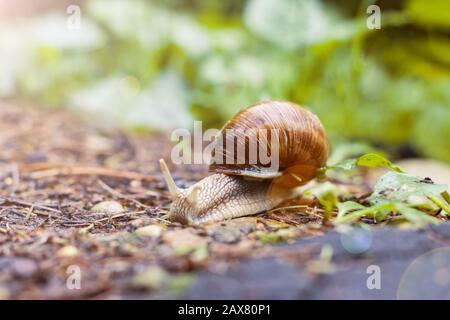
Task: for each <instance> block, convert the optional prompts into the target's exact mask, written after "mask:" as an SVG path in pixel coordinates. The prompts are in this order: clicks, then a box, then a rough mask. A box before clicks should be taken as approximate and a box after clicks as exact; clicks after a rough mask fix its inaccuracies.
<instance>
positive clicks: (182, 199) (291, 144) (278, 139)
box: [160, 101, 329, 224]
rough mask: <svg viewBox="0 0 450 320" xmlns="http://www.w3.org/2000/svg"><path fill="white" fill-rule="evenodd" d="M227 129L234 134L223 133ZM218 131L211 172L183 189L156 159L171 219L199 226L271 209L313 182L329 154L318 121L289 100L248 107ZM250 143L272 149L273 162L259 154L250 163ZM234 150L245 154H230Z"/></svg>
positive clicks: (323, 131) (323, 132)
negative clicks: (300, 187) (274, 161)
mask: <svg viewBox="0 0 450 320" xmlns="http://www.w3.org/2000/svg"><path fill="white" fill-rule="evenodd" d="M230 130H233V132H234V135H231V136H230V135H228V132H230ZM219 135H220V136H221V137H220V138H221V139H217V142H216V145H215V148H214V150H215V154H214V156H213V159H214V160H213V161H212V163H211V164H210V166H209V170H210V171H211V172H214V174H212V175H210V176H208V177H206V178H204V179H202V180H201V181H199V182H197V183H196V184H194V185H192V186H191V187H189V188H187V189H180V188H178V187H177V186H176V185H175V182H174V180H173V178H172V177H171V175H170V173H169V170H168V169H167V166H166V164H165V162H164V160H162V159H161V160H160V166H161V171H162V173H163V175H164V178H165V180H166V183H167V185H168V188H169V192H170V195H171V198H172V204H171V206H170V211H169V218H170V219H171V220H174V221H179V222H181V223H185V224H200V223H204V222H209V221H220V220H225V219H230V218H235V217H241V216H247V215H253V214H256V213H260V212H263V211H267V210H270V209H273V208H274V207H276V206H277V205H279V204H280V203H281V202H283V201H284V200H287V199H289V198H292V197H293V196H294V195H295V194H296V193H295V189H296V188H297V187H298V186H301V185H303V184H305V183H307V182H308V181H310V180H312V179H313V178H314V177H315V176H316V174H317V170H318V169H319V168H321V167H323V166H324V165H325V163H326V159H327V157H328V149H329V145H328V140H327V137H326V133H325V130H324V128H323V126H322V124H321V122H320V120H319V119H318V118H317V116H315V115H314V114H313V113H311V112H310V111H308V110H306V109H304V108H302V107H300V106H298V105H296V104H293V103H290V102H285V101H266V102H261V103H258V104H256V105H253V106H250V107H248V108H246V109H244V110H242V111H241V112H239V113H238V114H236V115H235V116H234V117H233V118H232V119H231V120H230V121H228V122H227V123H226V124H225V126H224V127H223V128H222V130H221V132H220V134H219ZM252 142H256V145H257V149H258V150H259V149H263V150H266V151H268V152H269V153H270V154H271V155H273V154H275V153H276V154H277V155H278V157H277V159H276V160H277V161H276V162H277V166H276V167H273V166H271V164H270V163H267V162H263V161H262V159H260V158H258V157H256V158H254V159H253V160H256V161H250V160H252V159H251V155H250V150H251V148H252V144H251V143H252ZM230 146H231V147H230ZM253 146H254V145H253ZM239 148H241V150H245V152H244V153H241V154H239V152H235V151H236V150H237V149H239ZM230 160H231V161H230Z"/></svg>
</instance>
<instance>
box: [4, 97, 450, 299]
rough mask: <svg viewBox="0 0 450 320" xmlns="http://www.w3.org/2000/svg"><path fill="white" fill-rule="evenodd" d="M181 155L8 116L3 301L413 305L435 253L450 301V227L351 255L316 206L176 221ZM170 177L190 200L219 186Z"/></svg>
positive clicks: (20, 112) (198, 170)
mask: <svg viewBox="0 0 450 320" xmlns="http://www.w3.org/2000/svg"><path fill="white" fill-rule="evenodd" d="M171 147H172V145H171V143H170V142H169V141H168V140H167V139H166V137H165V136H164V135H161V134H140V135H130V134H126V133H124V132H121V131H120V130H105V129H100V128H98V127H92V126H89V125H87V124H85V123H84V122H82V121H81V120H79V119H77V118H76V117H75V116H73V115H71V114H68V113H67V112H64V111H60V110H53V109H44V110H43V109H39V110H37V109H30V108H23V107H17V106H14V105H12V104H9V103H7V102H3V103H0V299H80V298H81V299H120V298H138V299H151V298H236V299H237V298H272V299H279V298H288V299H290V298H350V299H354V298H363V297H368V298H395V297H404V295H403V294H404V293H405V292H412V293H415V292H418V291H417V290H419V291H420V292H422V291H423V290H424V288H423V287H418V288H415V289H414V288H413V289H410V287H408V286H414V285H418V284H417V283H418V282H417V281H416V282H414V281H412V282H414V283H413V284H411V283H412V282H411V281H409V280H408V279H409V278H408V274H407V272H406V271H407V270H411V268H408V266H410V265H411V263H412V262H413V261H414V260H415V259H416V260H417V259H418V258H419V257H421V256H423V255H425V256H426V255H427V254H429V252H430V250H432V249H436V248H440V249H436V250H442V252H441V251H439V254H438V255H439V257H440V260H439V259H437V260H439V261H440V262H439V261H438V263H437V264H436V263H435V264H431V265H428V264H426V263H425V266H422V265H423V263H422V264H421V263H420V261H419V263H417V262H416V263H414V266H417V265H419V267H420V268H418V267H417V268H412V271H414V272H418V271H416V269H420V272H425V274H429V275H430V277H431V278H430V279H431V280H430V282H427V284H425V285H426V288H428V289H430V288H431V289H430V290H429V291H430V292H431V294H433V295H438V296H439V297H444V296H445V295H447V298H448V294H449V293H448V292H450V290H448V288H449V286H450V276H448V274H450V271H448V270H447V269H446V270H447V271H448V274H444V273H445V272H444V271H442V270H441V269H442V267H443V266H444V267H445V265H447V266H448V265H450V258H449V256H450V250H447V249H445V247H448V246H449V245H450V228H449V226H448V224H443V225H440V226H438V227H430V228H427V229H423V230H408V231H402V230H398V229H393V228H392V229H391V228H384V229H382V230H379V231H367V233H365V234H362V235H361V234H359V235H356V236H353V237H350V238H348V239H350V240H349V241H350V244H348V241H347V240H348V239H347V238H345V237H344V238H343V236H342V233H338V232H336V231H335V230H330V229H331V227H330V226H329V225H328V223H326V222H325V223H324V222H323V215H322V211H321V209H320V208H319V207H318V206H317V203H315V202H314V201H312V202H311V201H310V202H308V207H306V208H303V209H296V210H280V211H276V212H273V213H271V214H267V213H264V214H259V215H256V216H252V217H244V218H238V219H233V220H229V221H224V222H220V223H210V224H206V225H202V226H182V225H180V224H178V223H168V222H167V221H164V220H163V219H161V216H163V215H164V214H165V213H166V212H167V208H168V205H169V204H170V201H169V198H168V193H167V190H166V186H165V183H164V181H163V179H162V175H161V173H160V171H159V166H158V159H159V158H161V157H163V158H166V159H169V155H170V149H171ZM171 169H172V173H173V175H174V178H175V181H176V183H177V184H178V185H179V186H181V187H185V186H188V185H190V184H192V183H193V182H195V181H198V180H199V179H201V178H202V177H204V176H205V175H207V171H206V168H204V167H197V166H191V167H185V168H182V169H180V168H177V169H175V168H174V167H171ZM354 192H355V194H358V193H364V192H367V190H358V189H355V190H354ZM106 201H107V202H106ZM302 201H303V200H301V199H297V200H295V201H294V204H298V203H303V202H302ZM346 239H347V240H346ZM346 241H347V242H346ZM346 243H347V245H346ZM355 244H356V247H355ZM366 244H367V245H368V247H367V251H366V250H363V251H364V253H355V252H356V251H358V246H359V247H360V246H361V245H362V246H364V245H366ZM355 248H356V249H355ZM355 250H356V251H355ZM352 252H353V253H352ZM433 252H436V251H433ZM419 259H420V258H419ZM435 260H436V259H435ZM426 261H428V260H426ZM433 261H434V260H433ZM442 261H444V262H442ZM371 265H377V266H379V267H380V268H381V270H382V272H383V277H384V278H383V279H388V280H387V282H386V284H384V282H383V286H382V287H381V289H378V290H372V289H373V288H372V289H370V288H369V287H370V286H369V285H368V284H367V281H366V280H367V278H368V277H369V276H370V274H368V269H367V268H368V267H369V266H371ZM424 268H425V269H424ZM424 270H425V271H424ZM405 272H406V273H405ZM439 272H440V273H439ZM410 273H411V272H410ZM436 274H437V276H436ZM436 277H437V278H436ZM439 277H440V278H439ZM413 278H414V277H413ZM423 278H426V277H425V276H424V277H423ZM405 279H406V280H405ZM426 279H428V278H426ZM433 279H434V280H433ZM436 279H437V280H436ZM442 279H444V280H442ZM438 280H439V281H438ZM383 281H384V280H383ZM405 283H406V284H405ZM442 283H444V286H442ZM420 284H421V285H423V283H422V282H420ZM405 286H406V287H405ZM430 286H431V287H430ZM405 288H409V289H408V290H407V291H405V290H406V289H405ZM375 289H377V288H375ZM442 290H443V291H442ZM445 290H447V291H445Z"/></svg>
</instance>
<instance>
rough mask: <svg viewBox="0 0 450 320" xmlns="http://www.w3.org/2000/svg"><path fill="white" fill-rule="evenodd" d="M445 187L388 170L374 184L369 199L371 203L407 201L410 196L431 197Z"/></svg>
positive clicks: (445, 187)
mask: <svg viewBox="0 0 450 320" xmlns="http://www.w3.org/2000/svg"><path fill="white" fill-rule="evenodd" d="M446 189H447V186H446V185H443V184H434V183H430V182H427V181H425V180H422V179H421V178H419V177H415V176H411V175H408V174H406V173H398V172H388V173H386V174H385V175H383V176H382V177H381V178H380V180H378V182H377V183H376V184H375V186H374V192H373V193H372V195H371V196H370V197H369V201H370V202H371V203H372V204H378V203H381V202H386V201H398V202H408V201H409V200H410V199H411V197H414V196H423V197H430V196H431V197H433V196H437V195H439V194H440V193H442V192H444V191H445V190H446Z"/></svg>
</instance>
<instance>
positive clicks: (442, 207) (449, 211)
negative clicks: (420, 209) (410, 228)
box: [427, 196, 450, 215]
mask: <svg viewBox="0 0 450 320" xmlns="http://www.w3.org/2000/svg"><path fill="white" fill-rule="evenodd" d="M427 198H428V199H430V200H431V201H432V202H433V203H434V204H435V205H437V206H438V207H439V208H441V209H442V210H444V211H445V212H446V213H447V214H449V215H450V207H448V206H446V205H445V204H444V203H442V202H441V201H440V200H439V199H438V198H436V197H432V196H428V197H427Z"/></svg>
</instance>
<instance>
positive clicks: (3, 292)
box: [0, 287, 10, 300]
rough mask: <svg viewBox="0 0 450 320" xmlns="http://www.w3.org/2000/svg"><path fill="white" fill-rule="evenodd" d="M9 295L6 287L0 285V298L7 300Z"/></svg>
mask: <svg viewBox="0 0 450 320" xmlns="http://www.w3.org/2000/svg"><path fill="white" fill-rule="evenodd" d="M9 297H10V294H9V291H8V289H6V288H4V287H0V300H8V299H9Z"/></svg>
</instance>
